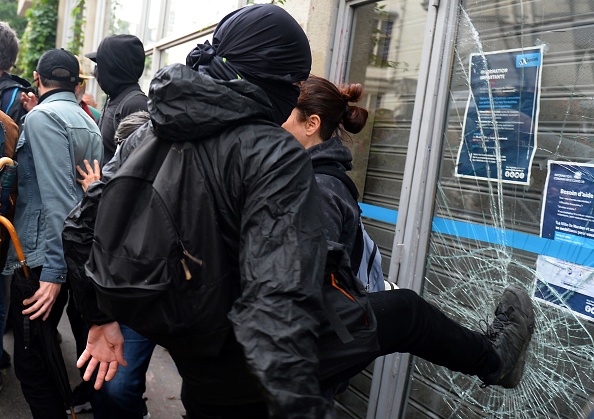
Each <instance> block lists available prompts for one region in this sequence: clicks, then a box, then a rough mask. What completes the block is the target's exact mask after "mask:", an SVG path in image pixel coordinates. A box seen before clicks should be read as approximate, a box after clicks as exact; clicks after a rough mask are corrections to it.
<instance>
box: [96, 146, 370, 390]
mask: <svg viewBox="0 0 594 419" xmlns="http://www.w3.org/2000/svg"><path fill="white" fill-rule="evenodd" d="M200 164H201V163H200V159H199V156H198V155H197V150H196V148H195V146H194V144H193V143H191V142H178V143H173V142H168V141H164V140H159V139H157V138H156V137H154V136H151V135H149V136H147V137H146V138H145V139H144V140H143V141H142V142H141V143H140V145H139V146H138V147H137V149H136V150H135V151H134V152H133V153H132V154H131V155H130V157H129V158H128V160H126V162H125V164H124V165H122V167H121V168H120V169H119V170H118V171H117V172H116V174H115V175H114V177H113V178H112V179H111V180H110V181H109V182H108V183H107V184H106V185H105V186H104V188H103V192H102V195H101V199H100V201H99V206H98V209H97V216H96V222H95V236H94V241H93V245H92V247H91V252H90V256H89V260H88V262H87V265H86V273H87V275H88V276H89V277H90V278H91V280H92V281H93V283H94V286H95V289H96V294H97V302H98V306H99V309H100V310H101V311H102V312H103V313H105V314H107V315H108V316H110V317H111V318H113V319H116V320H118V321H119V322H121V323H123V324H125V325H127V326H129V327H131V328H132V329H134V330H136V331H137V332H138V333H140V334H142V335H143V336H145V337H147V338H149V339H151V340H153V341H155V342H156V343H157V344H159V345H161V346H164V347H166V348H167V349H169V351H170V352H172V354H174V355H175V354H180V355H182V356H183V355H191V356H216V355H217V354H218V353H219V351H220V349H221V346H222V344H223V343H224V341H225V338H226V336H227V334H228V333H229V331H230V329H231V324H230V322H229V320H228V319H227V314H228V312H229V311H230V310H231V305H232V302H233V301H234V299H235V298H236V297H237V296H238V295H239V290H238V289H236V287H238V285H237V284H234V283H233V281H232V278H236V275H233V274H232V273H231V272H229V271H225V270H223V271H218V270H217V269H218V267H222V266H229V264H228V263H225V257H226V250H225V249H224V248H221V247H218V248H217V247H216V246H215V245H213V244H212V243H213V241H211V240H209V239H208V238H209V237H213V236H214V235H219V234H220V231H219V227H218V223H217V222H216V218H217V217H216V214H214V213H212V212H210V211H212V208H213V207H214V205H212V204H204V202H205V201H206V200H212V198H211V193H213V192H211V191H209V190H208V189H207V187H206V185H205V183H204V182H203V179H202V174H201V172H200V170H199V169H198V167H200ZM122 208H125V209H126V210H125V211H123V210H121V209H122ZM201 208H202V209H204V208H206V209H207V210H208V211H209V212H210V214H208V216H206V217H204V216H203V217H201V216H197V215H196V211H199V210H200V209H201ZM114 209H116V210H114ZM212 220H215V221H214V222H213V221H212ZM221 258H222V259H221ZM221 269H224V268H221ZM323 296H324V311H323V312H322V313H319V317H320V319H322V324H321V325H320V330H319V334H320V341H319V353H320V355H319V356H320V360H321V362H322V363H323V368H322V378H323V379H327V378H330V377H333V376H335V375H336V373H337V372H338V371H344V370H345V369H346V368H347V367H348V366H349V365H351V364H352V363H353V362H354V361H357V359H359V358H358V355H360V356H363V355H368V354H369V353H373V352H374V351H377V350H378V342H377V335H376V320H375V316H374V314H373V310H372V309H371V305H370V303H369V300H368V297H367V293H366V292H365V291H364V290H363V287H362V286H361V285H360V284H359V281H358V280H357V278H356V277H355V276H354V274H353V272H352V270H351V267H350V258H349V255H347V253H346V251H345V250H344V246H342V245H339V244H335V243H330V245H329V248H328V256H327V261H326V270H325V277H324V283H323Z"/></svg>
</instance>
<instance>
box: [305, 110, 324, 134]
mask: <svg viewBox="0 0 594 419" xmlns="http://www.w3.org/2000/svg"><path fill="white" fill-rule="evenodd" d="M321 126H322V120H321V119H320V117H319V116H318V115H316V114H313V115H311V116H309V117H308V118H307V123H306V125H305V132H306V134H307V135H309V136H311V135H314V134H316V133H317V132H319V131H320V128H321Z"/></svg>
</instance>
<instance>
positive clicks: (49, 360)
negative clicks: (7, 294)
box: [0, 215, 76, 419]
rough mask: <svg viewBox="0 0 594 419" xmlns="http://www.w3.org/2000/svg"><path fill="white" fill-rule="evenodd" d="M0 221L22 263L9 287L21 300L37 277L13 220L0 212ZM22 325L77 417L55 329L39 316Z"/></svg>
mask: <svg viewBox="0 0 594 419" xmlns="http://www.w3.org/2000/svg"><path fill="white" fill-rule="evenodd" d="M0 224H2V225H3V226H4V227H6V229H7V230H8V233H9V234H10V239H11V240H12V244H13V245H14V249H15V251H16V254H17V257H18V259H19V263H20V264H21V267H20V268H18V269H15V271H14V274H13V279H12V281H13V287H12V290H13V292H14V291H16V292H17V293H18V296H19V300H20V301H22V300H25V299H27V298H29V297H31V296H32V295H33V294H35V291H37V289H38V288H39V278H37V277H36V275H35V274H34V273H33V271H32V270H31V269H30V268H29V266H28V265H27V260H26V259H25V255H24V253H23V249H22V247H21V243H20V241H19V238H18V236H17V233H16V230H15V228H14V226H13V225H12V223H11V222H10V221H9V220H8V219H7V218H6V217H4V216H1V215H0ZM15 308H16V307H15ZM24 308H25V307H24V306H23V307H21V309H24ZM23 327H24V336H25V347H27V346H29V345H31V344H32V343H33V342H35V343H37V345H36V346H37V347H38V348H40V351H41V356H42V359H43V361H44V364H45V367H46V368H47V369H48V371H50V373H51V376H52V377H53V379H54V380H55V382H56V385H57V388H58V391H59V392H60V395H61V396H62V400H64V404H65V405H66V406H67V407H69V408H70V414H71V415H72V417H73V418H74V419H76V414H75V413H74V408H73V407H72V389H71V387H70V382H69V380H68V372H67V371H66V364H65V363H64V357H63V356H62V349H60V344H59V343H58V337H57V336H56V333H55V330H52V327H51V326H50V324H49V323H48V322H44V321H43V320H41V318H37V319H35V320H29V318H28V317H25V318H24V319H23Z"/></svg>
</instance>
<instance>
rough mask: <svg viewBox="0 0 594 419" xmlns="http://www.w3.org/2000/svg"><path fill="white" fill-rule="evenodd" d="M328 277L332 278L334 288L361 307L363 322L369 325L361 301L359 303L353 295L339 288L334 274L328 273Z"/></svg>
mask: <svg viewBox="0 0 594 419" xmlns="http://www.w3.org/2000/svg"><path fill="white" fill-rule="evenodd" d="M330 278H331V280H332V286H333V287H334V288H336V289H337V290H339V291H340V292H342V293H343V294H344V295H346V297H347V298H348V299H349V300H351V301H353V302H354V303H357V305H358V306H359V307H360V308H361V310H363V321H364V323H365V326H366V327H369V319H368V318H367V313H366V312H365V309H364V308H363V307H362V306H361V303H359V301H357V300H356V299H355V297H353V296H352V295H351V294H349V292H348V291H346V290H345V289H343V288H341V287H340V285H338V280H337V279H336V276H334V274H330Z"/></svg>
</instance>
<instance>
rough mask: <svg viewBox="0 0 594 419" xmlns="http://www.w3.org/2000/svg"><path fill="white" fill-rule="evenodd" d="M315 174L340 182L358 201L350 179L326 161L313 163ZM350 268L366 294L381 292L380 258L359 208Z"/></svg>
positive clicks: (356, 192)
mask: <svg viewBox="0 0 594 419" xmlns="http://www.w3.org/2000/svg"><path fill="white" fill-rule="evenodd" d="M313 168H314V172H315V173H319V174H324V175H328V176H333V177H335V178H337V179H338V180H340V181H341V182H342V183H344V185H345V186H346V187H347V189H348V190H349V192H350V193H351V195H352V197H353V199H354V200H355V201H357V200H358V199H359V192H358V191H357V187H356V186H355V183H354V182H353V181H352V179H351V178H350V177H349V176H348V175H347V174H346V172H345V171H344V170H342V169H340V168H338V167H336V166H334V165H333V164H332V162H328V161H326V160H315V161H313ZM351 267H352V268H353V271H354V272H355V273H356V275H357V278H359V281H361V283H362V284H363V286H364V287H365V290H366V291H368V292H375V291H383V290H384V289H385V285H384V274H383V271H382V256H381V254H380V252H379V249H378V247H377V245H376V244H375V242H374V241H373V239H372V238H371V237H370V236H369V234H368V233H367V231H366V230H365V226H364V225H363V220H361V208H359V223H358V224H357V236H356V238H355V244H354V246H353V250H352V251H351Z"/></svg>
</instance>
